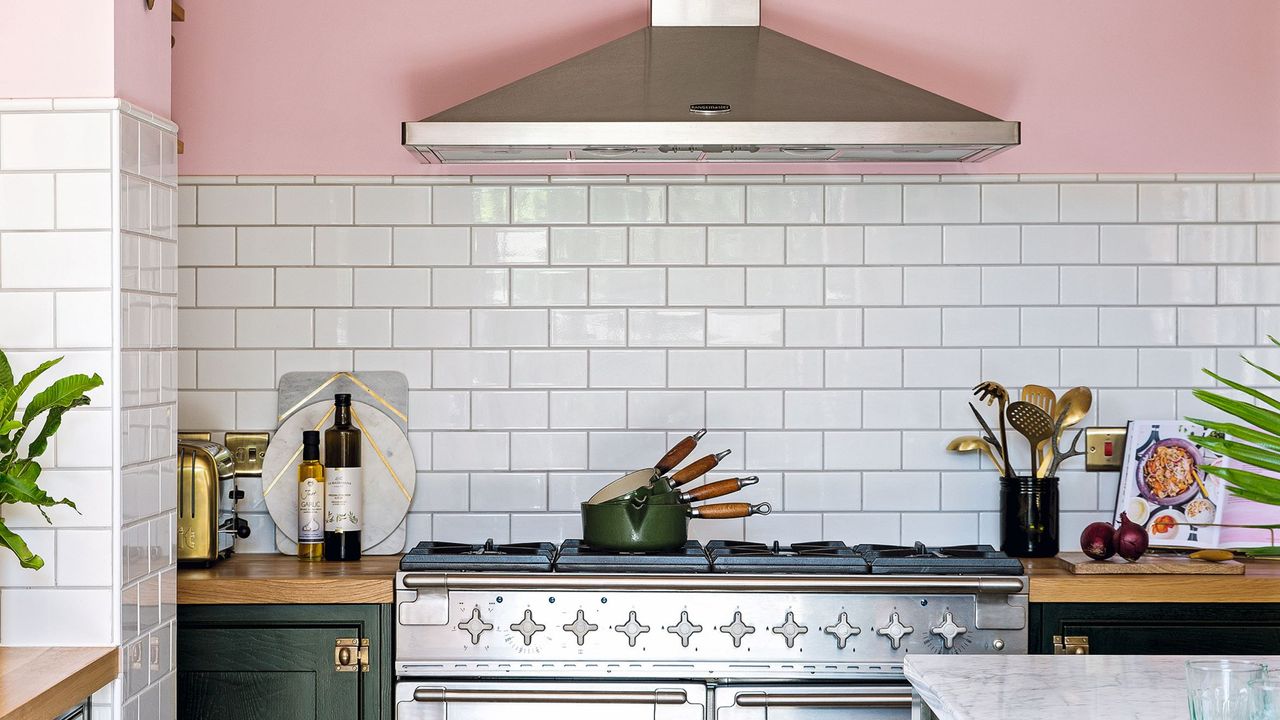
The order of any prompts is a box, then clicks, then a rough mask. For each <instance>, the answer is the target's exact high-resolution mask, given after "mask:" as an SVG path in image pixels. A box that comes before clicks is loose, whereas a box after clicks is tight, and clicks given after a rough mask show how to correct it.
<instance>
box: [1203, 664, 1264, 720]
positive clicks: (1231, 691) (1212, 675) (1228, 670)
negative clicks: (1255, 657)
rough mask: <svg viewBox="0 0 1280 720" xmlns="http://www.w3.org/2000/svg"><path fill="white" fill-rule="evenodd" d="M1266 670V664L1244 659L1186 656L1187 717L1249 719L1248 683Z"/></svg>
mask: <svg viewBox="0 0 1280 720" xmlns="http://www.w3.org/2000/svg"><path fill="white" fill-rule="evenodd" d="M1266 673H1267V666H1266V665H1263V664H1262V663H1256V662H1249V661H1247V660H1188V661H1187V706H1188V708H1189V709H1190V711H1191V720H1253V718H1252V717H1251V716H1252V712H1251V708H1250V705H1251V701H1252V697H1253V691H1252V690H1251V688H1250V687H1249V683H1251V682H1253V681H1255V680H1262V679H1264V678H1265V677H1266Z"/></svg>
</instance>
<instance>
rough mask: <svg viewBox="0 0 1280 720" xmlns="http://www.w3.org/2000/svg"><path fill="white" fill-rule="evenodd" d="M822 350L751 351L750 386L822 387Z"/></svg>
mask: <svg viewBox="0 0 1280 720" xmlns="http://www.w3.org/2000/svg"><path fill="white" fill-rule="evenodd" d="M822 377H823V355H822V351H821V350H748V351H747V387H771V388H806V387H814V388H817V387H822Z"/></svg>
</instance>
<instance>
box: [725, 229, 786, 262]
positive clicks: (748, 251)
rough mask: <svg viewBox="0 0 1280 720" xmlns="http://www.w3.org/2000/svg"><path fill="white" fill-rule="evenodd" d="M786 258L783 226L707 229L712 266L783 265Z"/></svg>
mask: <svg viewBox="0 0 1280 720" xmlns="http://www.w3.org/2000/svg"><path fill="white" fill-rule="evenodd" d="M784 257H785V250H784V247H783V228H781V227H712V228H707V263H708V264H710V265H781V264H782V263H783V259H784Z"/></svg>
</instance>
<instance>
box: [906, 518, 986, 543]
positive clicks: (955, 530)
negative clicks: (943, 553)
mask: <svg viewBox="0 0 1280 720" xmlns="http://www.w3.org/2000/svg"><path fill="white" fill-rule="evenodd" d="M902 537H903V541H904V542H906V539H907V538H911V541H912V542H922V543H925V544H926V545H968V544H972V543H976V542H978V514H977V513H946V512H938V513H932V512H931V513H903V514H902Z"/></svg>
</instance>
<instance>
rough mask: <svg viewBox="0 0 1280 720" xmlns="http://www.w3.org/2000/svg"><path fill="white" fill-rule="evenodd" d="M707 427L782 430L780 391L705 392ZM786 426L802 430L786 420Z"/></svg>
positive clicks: (797, 425)
mask: <svg viewBox="0 0 1280 720" xmlns="http://www.w3.org/2000/svg"><path fill="white" fill-rule="evenodd" d="M706 422H707V425H709V426H710V427H716V428H734V429H743V430H781V429H782V427H783V405H782V392H781V391H779V390H712V391H709V392H708V393H707V420H706ZM786 425H787V426H788V427H796V428H801V427H803V426H802V425H800V424H797V423H792V422H790V421H787V423H786Z"/></svg>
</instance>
